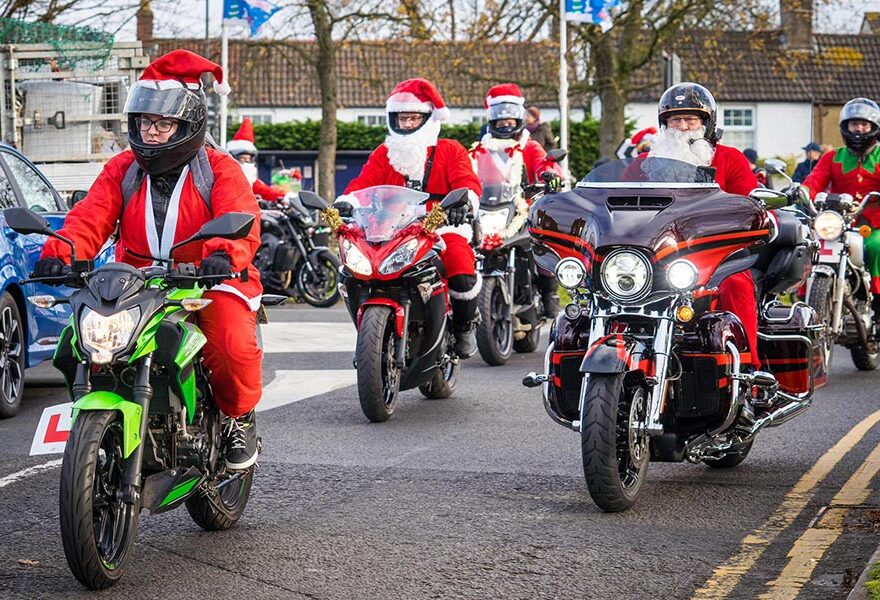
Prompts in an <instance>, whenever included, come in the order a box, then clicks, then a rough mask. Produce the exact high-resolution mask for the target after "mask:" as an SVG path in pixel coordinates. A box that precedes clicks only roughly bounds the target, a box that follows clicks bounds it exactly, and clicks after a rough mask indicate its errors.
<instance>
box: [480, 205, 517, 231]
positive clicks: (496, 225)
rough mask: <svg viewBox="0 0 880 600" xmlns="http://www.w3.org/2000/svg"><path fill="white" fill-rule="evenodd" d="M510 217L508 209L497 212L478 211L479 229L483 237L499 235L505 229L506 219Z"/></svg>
mask: <svg viewBox="0 0 880 600" xmlns="http://www.w3.org/2000/svg"><path fill="white" fill-rule="evenodd" d="M508 216H510V207H509V206H508V207H505V208H501V209H499V210H482V209H480V229H482V230H483V235H493V234H495V235H500V234H501V233H503V232H504V230H505V229H506V228H507V217H508Z"/></svg>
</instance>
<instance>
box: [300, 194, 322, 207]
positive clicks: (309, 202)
mask: <svg viewBox="0 0 880 600" xmlns="http://www.w3.org/2000/svg"><path fill="white" fill-rule="evenodd" d="M299 201H300V202H302V205H303V206H305V207H306V208H313V209H315V210H324V209H325V208H327V201H326V200H324V199H323V198H321V197H320V196H319V195H318V194H316V193H315V192H310V191H308V190H303V191H301V192H300V193H299Z"/></svg>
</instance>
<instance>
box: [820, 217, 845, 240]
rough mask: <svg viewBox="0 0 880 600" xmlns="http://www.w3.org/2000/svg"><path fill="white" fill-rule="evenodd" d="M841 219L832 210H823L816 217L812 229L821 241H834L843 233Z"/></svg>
mask: <svg viewBox="0 0 880 600" xmlns="http://www.w3.org/2000/svg"><path fill="white" fill-rule="evenodd" d="M843 228H844V222H843V217H841V216H840V215H839V214H837V213H836V212H834V211H833V210H825V211H822V212H820V213H819V214H818V215H816V220H815V221H813V229H815V230H816V233H817V234H818V235H819V237H820V238H822V239H823V240H829V241H830V240H836V239H837V238H839V237H840V234H842V233H843Z"/></svg>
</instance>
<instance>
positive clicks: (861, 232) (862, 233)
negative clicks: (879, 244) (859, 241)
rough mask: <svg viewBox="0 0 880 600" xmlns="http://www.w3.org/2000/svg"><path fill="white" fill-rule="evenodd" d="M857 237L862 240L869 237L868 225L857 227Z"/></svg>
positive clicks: (869, 228) (869, 229)
mask: <svg viewBox="0 0 880 600" xmlns="http://www.w3.org/2000/svg"><path fill="white" fill-rule="evenodd" d="M859 235H860V236H862V237H863V238H867V237H870V236H871V227H870V225H862V226H861V227H859Z"/></svg>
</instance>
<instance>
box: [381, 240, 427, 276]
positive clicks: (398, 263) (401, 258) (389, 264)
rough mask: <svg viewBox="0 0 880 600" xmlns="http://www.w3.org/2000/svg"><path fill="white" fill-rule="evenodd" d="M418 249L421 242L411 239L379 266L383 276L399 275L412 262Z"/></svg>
mask: <svg viewBox="0 0 880 600" xmlns="http://www.w3.org/2000/svg"><path fill="white" fill-rule="evenodd" d="M418 248H419V240H417V239H415V238H413V239H411V240H410V241H408V242H407V243H405V244H404V245H402V246H401V247H400V248H398V249H397V250H395V251H394V252H392V253H391V255H390V256H389V257H388V258H386V259H385V260H383V261H382V264H381V265H379V272H380V273H382V275H389V274H391V273H397V272H398V271H400V270H401V269H403V268H404V267H406V266H407V265H408V264H409V263H411V262H412V260H413V258H415V255H416V250H418Z"/></svg>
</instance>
